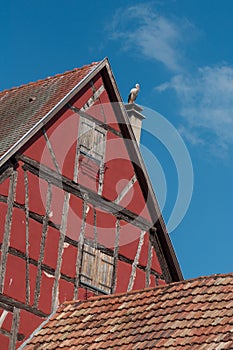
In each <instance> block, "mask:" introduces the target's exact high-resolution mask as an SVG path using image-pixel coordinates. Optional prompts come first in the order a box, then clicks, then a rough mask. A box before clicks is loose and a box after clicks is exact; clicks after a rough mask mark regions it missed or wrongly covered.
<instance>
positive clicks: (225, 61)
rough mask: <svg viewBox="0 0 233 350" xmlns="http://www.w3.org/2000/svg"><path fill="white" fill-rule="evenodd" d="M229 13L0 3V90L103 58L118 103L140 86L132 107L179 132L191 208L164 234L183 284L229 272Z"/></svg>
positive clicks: (172, 165) (230, 7)
mask: <svg viewBox="0 0 233 350" xmlns="http://www.w3.org/2000/svg"><path fill="white" fill-rule="evenodd" d="M232 13H233V2H232V1H231V0H223V1H220V0H202V1H201V0H189V1H187V0H177V1H176V0H170V1H169V0H166V1H162V0H160V1H151V2H146V1H145V2H137V1H121V0H118V1H112V2H110V1H109V2H106V1H99V2H96V1H88V2H84V1H74V0H69V1H61V0H56V1H54V0H50V1H46V0H41V1H40V2H35V1H25V0H21V1H10V0H8V1H3V2H2V3H1V11H0V28H1V33H2V35H1V55H0V67H1V75H0V76H1V79H0V90H3V89H6V88H11V87H13V86H18V85H20V84H23V83H28V82H30V81H35V80H37V79H41V78H44V77H46V76H51V75H54V74H56V73H62V72H64V71H66V70H69V69H72V68H74V67H80V66H82V65H83V64H87V63H90V62H92V61H98V60H101V59H103V58H104V57H105V56H107V57H108V58H109V59H110V62H111V66H112V69H113V72H114V75H115V77H116V80H117V83H118V86H119V89H120V92H121V95H122V97H123V99H124V100H126V98H127V95H128V91H129V89H130V88H131V87H132V86H133V85H134V84H135V83H136V82H139V83H140V84H141V92H140V95H139V97H138V100H137V102H138V103H139V104H141V105H143V106H146V107H148V108H151V109H152V110H154V111H157V112H158V113H160V115H162V116H163V117H165V118H166V119H167V120H168V121H169V122H170V123H171V124H172V125H173V126H174V128H175V129H176V130H178V132H179V133H180V135H181V136H182V138H183V140H184V142H185V144H186V147H187V149H188V151H189V154H190V157H191V160H192V166H193V174H194V187H193V194H192V199H191V203H190V206H189V208H188V210H187V213H186V215H185V217H184V219H183V220H182V222H181V223H180V224H179V226H178V227H176V229H174V230H173V231H172V232H171V238H172V241H173V243H174V246H175V250H176V253H177V256H178V259H179V261H180V264H181V268H182V271H183V273H184V276H185V278H190V277H196V276H200V275H209V274H213V273H220V272H222V273H224V272H230V271H233V254H232V246H233V229H232V227H233V213H232V209H233V204H232V197H233V183H232V179H233V157H232V154H233V153H232V151H233V45H232V44H233V36H232V33H233V21H232ZM153 118H154V116H153V114H151V115H150V114H149V115H148V117H147V120H146V121H145V131H144V132H143V135H142V144H143V145H144V146H145V148H147V149H149V151H150V152H151V153H152V154H153V157H154V158H156V159H157V163H158V164H157V165H156V164H155V166H154V167H153V164H151V162H150V161H148V160H147V156H146V155H145V157H146V161H148V166H149V171H150V174H151V178H152V181H153V183H154V186H155V188H156V191H157V192H158V193H160V194H161V192H162V189H163V188H162V185H161V182H160V181H157V177H159V178H162V179H163V180H164V178H165V187H166V190H167V192H166V198H165V204H164V209H163V215H164V218H165V221H166V222H168V221H169V218H170V216H171V213H172V209H173V207H174V205H175V201H176V198H177V193H178V191H179V186H180V182H181V185H182V181H183V180H182V181H181V179H179V177H178V175H177V169H176V166H177V164H176V160H174V158H173V154H171V152H170V151H169V150H167V148H166V146H167V145H166V144H165V145H162V144H161V142H158V141H156V140H155V139H154V138H153V137H150V135H148V134H147V133H146V130H148V128H149V129H150V132H151V133H152V134H154V133H156V127H158V125H156V118H154V119H153ZM168 137H169V135H168ZM148 159H149V158H148ZM179 162H180V163H182V159H179ZM185 164H186V163H185V160H184V168H185ZM179 167H182V165H179ZM157 170H158V173H159V174H163V175H161V176H157ZM182 171H183V173H182V174H183V175H182V176H183V177H184V176H185V175H184V173H185V172H184V169H183V170H182ZM183 177H182V178H183ZM163 184H164V183H163ZM183 187H184V186H183ZM161 188H162V189H161ZM182 191H184V190H183V189H182ZM187 191H188V189H187ZM184 195H185V193H184ZM160 197H161V196H159V199H160ZM162 197H163V196H162ZM160 201H161V199H160Z"/></svg>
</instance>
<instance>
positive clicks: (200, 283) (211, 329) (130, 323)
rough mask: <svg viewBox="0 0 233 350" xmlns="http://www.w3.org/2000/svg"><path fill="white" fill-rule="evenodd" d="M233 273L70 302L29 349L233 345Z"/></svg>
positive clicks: (211, 349) (210, 349)
mask: <svg viewBox="0 0 233 350" xmlns="http://www.w3.org/2000/svg"><path fill="white" fill-rule="evenodd" d="M232 335H233V274H226V275H213V276H209V277H200V278H196V279H193V280H188V281H181V282H175V283H171V284H170V285H166V286H160V287H156V288H153V289H144V290H140V291H136V292H135V291H133V292H129V293H124V294H119V295H108V296H101V297H92V298H90V299H88V300H86V301H74V302H67V303H66V304H65V305H63V306H62V307H60V308H59V309H58V311H57V313H56V314H54V315H53V316H52V317H51V318H50V320H48V322H46V324H45V325H44V326H43V328H41V329H40V330H38V331H37V333H36V334H35V335H34V336H33V338H32V339H30V340H29V342H28V344H27V345H26V344H25V346H23V347H22V348H24V349H26V350H29V349H37V350H39V349H60V348H61V349H75V350H78V349H82V350H84V349H88V350H91V349H93V350H96V349H125V350H128V349H132V350H133V349H160V350H165V349H167V350H168V349H169V350H178V349H179V350H182V349H183V350H186V349H192V350H197V349H198V350H217V349H233V336H232Z"/></svg>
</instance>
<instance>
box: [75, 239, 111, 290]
mask: <svg viewBox="0 0 233 350" xmlns="http://www.w3.org/2000/svg"><path fill="white" fill-rule="evenodd" d="M113 261H114V259H113V257H112V256H109V255H107V254H105V253H103V252H101V251H100V250H98V249H96V248H94V247H91V246H90V245H88V244H84V247H83V256H82V269H81V279H80V281H81V282H82V283H84V284H86V285H89V286H91V287H92V288H94V289H98V290H100V291H103V292H105V293H107V294H110V293H111V290H112V277H113Z"/></svg>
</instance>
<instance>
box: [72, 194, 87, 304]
mask: <svg viewBox="0 0 233 350" xmlns="http://www.w3.org/2000/svg"><path fill="white" fill-rule="evenodd" d="M87 198H88V197H87V194H84V200H83V210H82V224H81V229H80V235H79V241H78V252H77V259H76V276H75V283H74V300H76V299H77V298H78V287H79V282H80V272H81V266H82V253H83V245H84V236H85V228H86V218H87Z"/></svg>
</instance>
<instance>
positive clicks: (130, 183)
mask: <svg viewBox="0 0 233 350" xmlns="http://www.w3.org/2000/svg"><path fill="white" fill-rule="evenodd" d="M136 181H137V178H136V176H135V175H134V176H133V177H132V178H131V179H130V180H129V182H128V183H127V185H126V186H125V187H124V188H123V190H122V191H121V193H119V195H118V196H117V198H116V199H115V200H114V203H116V204H119V203H120V201H121V200H122V199H123V198H124V197H125V196H126V194H127V193H128V192H129V190H130V189H131V188H132V187H133V185H134V184H135V182H136Z"/></svg>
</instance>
